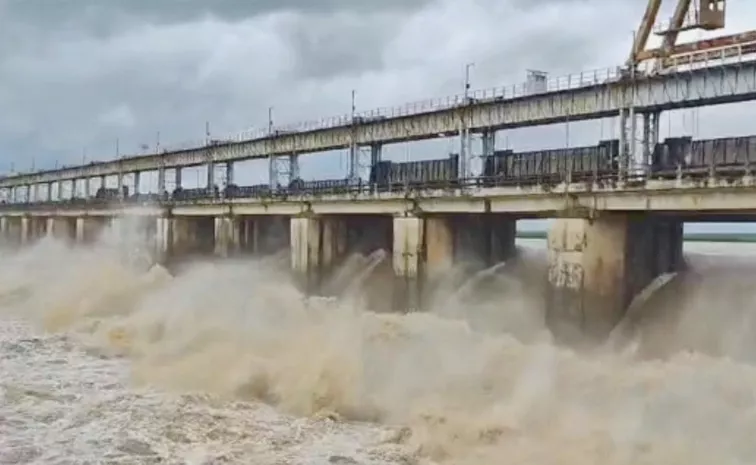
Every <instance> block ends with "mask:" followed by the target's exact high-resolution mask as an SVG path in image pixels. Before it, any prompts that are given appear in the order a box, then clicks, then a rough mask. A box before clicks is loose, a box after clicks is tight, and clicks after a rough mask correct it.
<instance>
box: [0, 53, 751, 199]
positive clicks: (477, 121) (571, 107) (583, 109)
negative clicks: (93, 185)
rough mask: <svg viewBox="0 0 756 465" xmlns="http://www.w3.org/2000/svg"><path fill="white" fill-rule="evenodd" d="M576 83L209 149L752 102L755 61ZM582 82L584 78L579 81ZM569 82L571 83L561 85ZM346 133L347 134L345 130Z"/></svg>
mask: <svg viewBox="0 0 756 465" xmlns="http://www.w3.org/2000/svg"><path fill="white" fill-rule="evenodd" d="M575 82H577V84H569V83H568V84H567V85H566V86H565V87H567V88H564V89H562V90H555V91H551V92H545V93H539V94H532V95H524V94H518V93H515V94H514V95H510V94H506V95H495V96H492V97H489V98H480V99H477V100H475V101H474V102H473V103H471V104H469V105H465V106H464V107H462V106H455V105H450V106H448V107H442V108H439V109H436V110H429V111H426V112H419V113H416V114H409V115H406V116H396V117H392V118H382V119H377V118H376V119H372V120H365V121H363V122H361V123H360V124H359V125H358V126H357V127H356V128H353V126H352V124H351V123H346V124H343V125H340V126H338V125H336V126H333V127H326V128H323V129H315V130H310V131H301V132H292V133H285V134H279V135H274V136H272V137H260V138H257V139H251V140H243V141H238V142H223V143H218V144H217V145H215V146H214V147H213V151H214V161H215V162H217V163H222V162H227V161H231V160H245V159H253V158H267V157H269V156H271V155H272V154H273V155H288V154H291V153H300V154H303V155H304V154H308V153H315V152H322V151H328V150H335V149H345V148H348V147H349V146H350V144H351V143H352V137H353V136H354V137H355V138H356V139H357V143H358V144H359V145H363V146H369V145H372V144H388V143H395V142H403V141H414V140H423V139H432V138H438V137H442V136H446V135H453V134H456V133H457V130H458V126H459V124H458V123H459V115H460V112H461V111H464V112H466V115H467V116H468V122H469V128H470V130H471V131H472V132H476V133H481V132H484V131H488V130H499V129H510V128H518V127H526V126H537V125H544V124H554V123H563V122H564V121H565V120H566V119H567V118H569V120H570V121H580V120H589V119H598V118H603V117H609V116H615V115H617V114H618V113H619V111H620V109H621V108H626V107H627V106H628V102H627V98H626V96H627V95H633V96H634V97H633V99H632V102H630V103H631V106H632V107H633V108H635V111H636V112H639V113H642V112H646V111H660V110H669V109H677V108H692V107H700V106H707V105H715V104H722V103H733V102H742V101H749V100H756V61H749V62H739V63H734V64H724V65H719V66H712V67H709V68H703V69H694V70H684V71H682V70H681V71H670V72H667V73H664V74H658V75H643V74H640V73H639V75H638V77H637V78H636V79H635V80H634V81H631V80H629V79H627V78H625V77H624V76H622V74H621V73H619V72H618V71H617V70H616V69H615V70H614V71H613V72H612V73H608V74H605V75H602V76H599V75H596V74H594V75H576V76H575ZM586 83H587V84H586ZM570 86H572V88H569V87H570ZM353 131H354V135H353ZM207 151H208V148H207V147H206V146H202V147H197V148H193V149H187V150H181V151H176V152H169V153H164V154H161V155H143V156H137V157H131V158H121V159H119V160H113V161H109V162H102V163H93V164H89V165H84V166H77V167H71V168H64V169H60V170H50V171H45V172H37V173H29V174H17V175H13V176H8V177H5V178H0V188H8V187H15V186H23V185H30V184H38V183H46V182H51V181H59V180H70V179H76V178H83V177H97V176H103V175H113V174H118V173H124V172H133V171H153V170H154V171H157V170H158V169H159V168H160V167H165V168H167V169H170V168H176V167H183V166H196V165H202V164H204V163H206V162H207Z"/></svg>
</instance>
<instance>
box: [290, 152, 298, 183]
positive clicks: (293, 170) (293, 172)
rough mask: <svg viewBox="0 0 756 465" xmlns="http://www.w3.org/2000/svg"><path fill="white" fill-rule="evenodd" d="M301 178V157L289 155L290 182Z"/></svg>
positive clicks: (294, 154) (293, 154)
mask: <svg viewBox="0 0 756 465" xmlns="http://www.w3.org/2000/svg"><path fill="white" fill-rule="evenodd" d="M297 178H299V155H298V154H296V153H292V154H291V155H289V180H290V181H291V180H293V179H297Z"/></svg>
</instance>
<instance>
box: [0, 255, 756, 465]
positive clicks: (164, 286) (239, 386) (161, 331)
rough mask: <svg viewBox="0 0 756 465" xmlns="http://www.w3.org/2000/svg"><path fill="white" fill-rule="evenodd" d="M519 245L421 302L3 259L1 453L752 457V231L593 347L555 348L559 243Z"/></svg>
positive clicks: (269, 268) (229, 278)
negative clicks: (547, 325) (474, 282)
mask: <svg viewBox="0 0 756 465" xmlns="http://www.w3.org/2000/svg"><path fill="white" fill-rule="evenodd" d="M519 245H520V248H521V251H522V254H521V256H522V257H523V258H522V259H521V260H520V263H519V264H517V265H513V266H512V267H510V269H506V268H507V267H505V270H504V272H502V273H500V274H497V275H495V276H493V277H489V278H486V279H487V280H488V281H489V282H487V283H481V286H480V287H476V288H475V290H474V291H473V292H469V294H471V296H465V295H462V294H464V293H459V292H456V291H453V292H450V293H447V294H444V295H443V298H440V299H438V301H439V303H438V305H437V306H436V307H435V308H434V310H433V311H431V312H428V313H414V314H408V315H393V314H372V313H368V312H364V311H362V310H361V304H360V302H359V301H358V300H349V301H348V302H342V303H335V302H330V301H314V302H313V301H311V302H309V303H307V302H305V301H303V299H301V297H300V296H299V294H298V293H297V292H296V290H295V289H294V287H293V286H292V285H291V284H290V283H289V281H288V279H287V278H286V276H285V273H284V272H283V271H282V270H280V266H277V265H276V264H275V263H274V260H267V261H227V262H224V263H213V264H203V265H196V266H194V267H192V268H190V269H189V270H187V271H185V272H184V273H183V274H182V275H181V276H179V277H176V278H172V277H170V276H169V275H168V274H167V273H166V272H164V270H161V269H159V268H155V269H153V270H151V271H150V272H149V273H146V274H145V273H143V272H137V271H135V270H133V269H130V268H127V267H124V266H123V265H122V264H121V261H120V257H119V255H118V253H115V252H114V250H113V249H112V247H111V246H109V245H103V246H99V247H97V248H94V249H92V250H89V251H83V250H77V251H71V250H69V249H67V248H66V247H64V246H62V245H61V244H57V243H55V242H52V241H42V242H41V243H40V244H38V245H36V246H34V247H31V248H28V249H25V250H23V251H21V252H17V253H14V252H9V251H5V252H0V464H3V465H5V464H90V463H91V464H95V463H97V464H100V463H106V464H153V463H154V464H157V463H160V464H214V463H239V464H252V463H254V464H327V463H328V464H413V463H417V464H425V463H427V464H430V463H441V464H452V463H453V464H462V465H468V464H469V465H472V464H476V465H487V464H491V465H493V464H538V465H552V464H553V465H561V464H564V465H567V464H570V465H572V464H575V465H577V464H581V465H585V464H602V465H614V464H618V465H619V464H626V465H630V464H633V465H636V464H656V465H658V464H685V465H695V464H702V465H703V464H706V465H711V464H712V463H717V464H721V465H728V464H753V463H756V441H753V439H752V438H753V437H754V436H755V435H756V367H755V366H754V363H755V362H756V337H754V336H756V319H755V318H754V312H753V306H754V298H755V297H756V286H754V281H753V276H754V272H755V271H756V245H751V244H721V243H718V244H707V243H694V244H688V245H687V252H686V258H687V260H688V263H689V265H690V270H689V271H688V272H687V273H686V274H685V276H684V277H682V278H680V279H679V280H677V281H675V282H674V283H673V284H671V285H670V287H669V288H668V289H665V290H664V291H663V292H662V294H663V295H661V296H660V297H659V298H658V299H656V300H652V301H651V302H649V305H648V308H646V309H645V312H644V315H643V317H642V318H641V319H640V320H639V323H638V324H637V328H636V331H635V333H634V336H633V341H632V343H631V344H628V345H627V346H626V347H624V348H623V349H622V350H618V351H615V352H595V353H575V352H573V351H570V350H567V349H564V348H558V347H555V346H554V345H552V344H551V340H550V337H549V335H548V332H547V331H545V329H544V328H543V325H542V322H541V321H542V318H541V315H540V312H539V310H538V309H537V307H538V302H539V298H541V297H542V295H541V294H542V292H543V288H542V279H540V278H538V277H539V276H542V275H541V273H542V271H543V267H544V266H545V260H544V253H543V243H542V242H540V241H521V243H520V244H519ZM628 347H629V349H628Z"/></svg>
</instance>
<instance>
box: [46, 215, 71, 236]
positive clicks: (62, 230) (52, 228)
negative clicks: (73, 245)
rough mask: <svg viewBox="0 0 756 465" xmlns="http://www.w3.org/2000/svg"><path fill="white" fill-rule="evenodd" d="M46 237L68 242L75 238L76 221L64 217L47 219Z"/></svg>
mask: <svg viewBox="0 0 756 465" xmlns="http://www.w3.org/2000/svg"><path fill="white" fill-rule="evenodd" d="M46 223H47V224H46V226H47V231H46V232H47V235H48V236H51V237H53V238H55V239H59V240H65V241H70V240H72V239H75V238H76V219H75V218H69V217H65V216H54V217H51V218H47V221H46Z"/></svg>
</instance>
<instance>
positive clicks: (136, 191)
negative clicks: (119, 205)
mask: <svg viewBox="0 0 756 465" xmlns="http://www.w3.org/2000/svg"><path fill="white" fill-rule="evenodd" d="M141 181H142V174H141V172H139V171H134V195H139V193H140V192H141V191H140V190H139V189H140V187H141V184H142V182H141Z"/></svg>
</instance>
